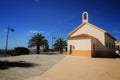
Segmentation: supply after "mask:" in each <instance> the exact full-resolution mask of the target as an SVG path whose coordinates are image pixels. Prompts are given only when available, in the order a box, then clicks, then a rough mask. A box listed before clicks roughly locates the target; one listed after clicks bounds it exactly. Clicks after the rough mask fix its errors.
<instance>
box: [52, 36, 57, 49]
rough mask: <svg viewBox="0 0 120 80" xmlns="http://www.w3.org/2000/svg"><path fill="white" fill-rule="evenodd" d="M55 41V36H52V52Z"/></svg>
mask: <svg viewBox="0 0 120 80" xmlns="http://www.w3.org/2000/svg"><path fill="white" fill-rule="evenodd" d="M54 39H56V37H53V36H52V46H51V48H52V50H53V40H54Z"/></svg>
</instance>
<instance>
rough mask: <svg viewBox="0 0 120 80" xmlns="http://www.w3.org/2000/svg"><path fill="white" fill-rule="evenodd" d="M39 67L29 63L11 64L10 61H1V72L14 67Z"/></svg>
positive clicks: (17, 62)
mask: <svg viewBox="0 0 120 80" xmlns="http://www.w3.org/2000/svg"><path fill="white" fill-rule="evenodd" d="M37 65H38V64H34V63H28V62H25V61H16V62H9V61H7V60H5V61H0V70H5V69H9V68H12V67H22V68H30V67H34V66H37Z"/></svg>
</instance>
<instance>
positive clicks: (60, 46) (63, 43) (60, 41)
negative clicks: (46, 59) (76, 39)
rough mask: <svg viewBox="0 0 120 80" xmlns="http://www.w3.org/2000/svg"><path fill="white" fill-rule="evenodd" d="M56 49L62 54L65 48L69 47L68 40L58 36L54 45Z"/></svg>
mask: <svg viewBox="0 0 120 80" xmlns="http://www.w3.org/2000/svg"><path fill="white" fill-rule="evenodd" d="M53 46H54V49H55V50H57V51H59V52H60V53H61V54H62V53H63V49H65V48H66V47H67V41H66V40H64V39H63V38H58V39H57V40H56V41H55V44H54V45H53Z"/></svg>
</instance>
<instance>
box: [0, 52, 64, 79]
mask: <svg viewBox="0 0 120 80" xmlns="http://www.w3.org/2000/svg"><path fill="white" fill-rule="evenodd" d="M65 56H66V54H52V55H51V54H50V55H47V54H34V55H21V56H10V57H2V58H0V80H25V79H27V78H29V77H35V76H40V75H42V74H43V73H44V72H46V71H47V70H49V69H50V68H51V67H53V66H54V65H55V64H56V63H58V62H59V61H61V60H62V59H63V58H64V57H65Z"/></svg>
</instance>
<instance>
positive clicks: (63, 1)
mask: <svg viewBox="0 0 120 80" xmlns="http://www.w3.org/2000/svg"><path fill="white" fill-rule="evenodd" d="M84 11H87V12H88V14H89V22H90V23H92V24H94V25H96V26H99V27H100V28H102V29H105V30H106V31H108V32H109V33H110V34H111V35H112V36H114V37H115V38H116V39H117V40H118V41H120V1H119V0H0V49H4V48H5V40H6V30H7V27H8V25H10V26H12V28H14V29H15V31H14V32H10V33H9V45H8V48H9V49H13V48H15V47H17V46H23V47H27V46H28V41H29V39H30V38H31V36H32V35H34V34H36V33H42V34H43V35H44V36H45V37H46V39H47V40H48V41H49V45H50V46H51V44H52V36H54V37H56V38H59V37H62V38H64V39H67V35H68V33H69V32H71V31H72V30H73V29H74V28H76V27H77V26H78V25H80V24H81V22H82V19H81V15H82V13H83V12H84Z"/></svg>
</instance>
